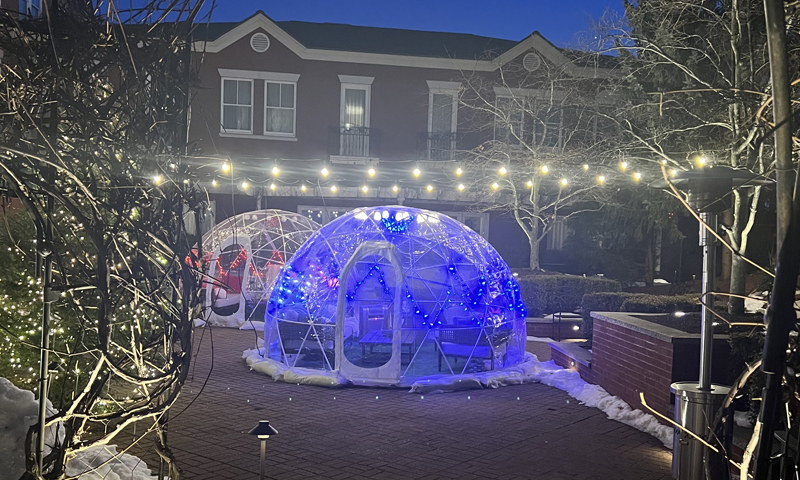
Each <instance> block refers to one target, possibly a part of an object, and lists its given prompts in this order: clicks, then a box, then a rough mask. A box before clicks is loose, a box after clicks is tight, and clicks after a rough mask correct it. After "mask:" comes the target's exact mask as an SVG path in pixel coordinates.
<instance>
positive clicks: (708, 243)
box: [650, 165, 770, 480]
mask: <svg viewBox="0 0 800 480" xmlns="http://www.w3.org/2000/svg"><path fill="white" fill-rule="evenodd" d="M671 182H672V184H673V185H674V186H675V188H677V189H678V190H681V191H683V192H685V193H687V194H688V195H687V197H688V198H687V201H688V203H689V206H690V207H692V208H693V209H694V210H695V211H697V212H698V213H699V214H700V219H701V220H702V221H703V222H704V223H705V224H706V225H708V227H709V228H706V227H705V226H704V225H702V224H701V225H700V246H702V247H703V284H702V292H703V299H704V302H705V303H706V304H707V305H709V306H710V307H712V308H713V306H714V298H713V295H707V294H708V292H712V291H714V276H715V271H716V243H717V242H716V237H714V235H713V234H712V233H711V232H710V231H709V229H713V230H714V231H715V232H716V231H717V226H718V225H717V221H718V219H717V215H718V214H719V213H720V212H723V211H725V210H726V209H727V208H728V203H727V202H726V201H725V200H726V197H728V195H729V194H730V193H731V192H732V191H733V190H735V189H738V188H746V187H754V186H757V185H764V184H767V183H770V180H768V179H765V178H763V177H761V176H758V175H756V174H754V173H752V172H750V171H748V170H740V169H734V168H731V167H728V166H713V165H709V166H706V167H704V168H698V169H695V170H691V171H685V172H678V173H676V174H675V176H674V178H673V179H672V181H671ZM650 186H651V187H653V188H659V189H663V190H669V185H668V184H667V182H666V180H658V181H656V182H653V183H652V184H651V185H650ZM713 319H714V316H713V314H712V313H711V312H710V311H709V309H708V308H705V307H704V308H703V309H702V313H701V321H702V329H701V332H700V375H699V381H697V382H676V383H673V384H672V385H670V390H671V391H672V393H674V394H675V422H677V423H678V424H679V425H681V426H682V427H684V428H686V429H687V430H689V431H691V432H692V433H694V434H696V435H697V436H699V437H700V438H705V437H706V435H707V433H708V428H709V420H708V419H710V418H713V417H714V415H715V412H716V410H717V409H719V407H720V406H721V405H722V401H723V400H724V398H725V396H726V395H727V394H728V392H729V391H730V387H726V386H723V385H714V384H712V383H711V353H712V347H713V345H714V322H713ZM673 438H674V440H673V446H672V477H673V478H675V479H678V480H704V479H705V478H706V469H705V467H704V464H703V456H704V454H705V449H706V447H705V446H704V445H703V444H702V443H700V442H698V441H697V440H695V439H694V438H692V437H691V436H690V435H688V434H687V433H685V432H682V431H680V430H678V429H677V428H676V429H675V435H674V437H673Z"/></svg>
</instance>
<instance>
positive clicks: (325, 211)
mask: <svg viewBox="0 0 800 480" xmlns="http://www.w3.org/2000/svg"><path fill="white" fill-rule="evenodd" d="M355 208H357V207H352V208H350V207H324V206H322V205H298V206H297V213H298V214H300V215H303V216H305V215H304V214H303V210H317V211H319V212H320V213H322V225H326V224H328V223H330V222H331V221H333V220H336V219H337V218H339V217H335V216H333V213H332V212H333V211H335V210H342V211H343V213H342V215H344V214H346V213H348V212H350V211H351V210H355ZM340 216H341V215H340Z"/></svg>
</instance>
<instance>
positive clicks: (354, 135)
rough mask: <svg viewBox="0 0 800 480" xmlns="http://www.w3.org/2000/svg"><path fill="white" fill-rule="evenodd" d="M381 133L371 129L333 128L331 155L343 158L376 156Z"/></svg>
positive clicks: (331, 128)
mask: <svg viewBox="0 0 800 480" xmlns="http://www.w3.org/2000/svg"><path fill="white" fill-rule="evenodd" d="M378 140H379V131H377V130H376V129H374V128H369V127H348V126H338V127H337V126H332V127H330V130H329V141H328V144H329V147H328V150H329V152H328V153H330V154H331V155H341V156H343V157H374V156H376V152H377V146H378Z"/></svg>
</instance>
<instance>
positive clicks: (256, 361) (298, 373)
mask: <svg viewBox="0 0 800 480" xmlns="http://www.w3.org/2000/svg"><path fill="white" fill-rule="evenodd" d="M242 358H244V359H245V361H246V362H247V365H249V366H250V368H252V369H253V370H255V371H257V372H260V373H264V374H266V375H269V376H270V377H272V379H273V380H275V381H284V382H287V383H296V384H305V385H318V386H323V387H340V386H343V385H347V384H349V383H351V382H350V381H349V380H348V379H346V378H344V377H343V376H342V375H340V374H339V373H338V372H325V371H320V370H311V369H306V368H292V367H288V366H286V365H285V364H283V363H281V362H277V361H275V360H271V359H269V358H263V357H262V356H261V353H260V352H259V349H257V348H254V349H252V350H245V351H244V352H243V354H242ZM534 382H541V383H543V384H545V385H549V386H552V387H556V388H558V389H559V390H563V391H565V392H566V393H567V394H568V395H569V396H571V397H573V398H575V399H577V400H578V401H579V402H581V403H582V404H584V405H587V406H589V407H596V408H598V409H600V410H602V411H603V412H604V413H605V414H606V415H608V418H610V419H612V420H616V421H618V422H622V423H624V424H625V425H629V426H631V427H633V428H635V429H637V430H639V431H642V432H644V433H648V434H650V435H653V436H654V437H656V438H657V439H659V440H660V441H661V442H662V443H663V444H664V446H665V447H667V448H672V435H673V428H672V427H667V426H665V425H662V424H661V423H659V422H658V420H656V417H654V416H653V415H650V414H648V413H645V412H643V411H641V410H634V409H632V408H631V407H630V405H628V404H627V403H625V402H624V401H623V400H622V399H620V398H619V397H615V396H612V395H610V394H609V393H608V392H606V391H605V390H604V389H603V388H601V387H600V386H598V385H592V384H590V383H586V382H585V381H584V380H583V379H582V378H581V376H580V374H579V373H578V372H576V371H574V370H568V369H565V368H561V367H559V366H558V365H556V364H555V363H554V362H552V361H550V362H540V361H539V360H538V359H537V358H536V356H535V355H533V354H531V353H526V354H525V360H524V361H523V362H521V363H519V364H517V365H514V366H513V367H507V368H503V369H500V370H493V371H489V372H481V373H472V374H465V375H435V376H430V377H424V378H419V379H416V380H415V381H414V383H412V384H410V385H404V384H403V382H402V380H401V382H400V384H399V385H398V386H410V387H411V390H410V392H411V393H441V392H454V391H459V390H469V389H476V388H498V387H502V386H507V385H521V384H524V383H534ZM359 385H361V382H359ZM365 385H366V384H365ZM384 385H385V384H384Z"/></svg>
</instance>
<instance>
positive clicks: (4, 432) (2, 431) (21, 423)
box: [0, 377, 63, 478]
mask: <svg viewBox="0 0 800 480" xmlns="http://www.w3.org/2000/svg"><path fill="white" fill-rule="evenodd" d="M47 410H48V412H47V413H48V415H53V414H55V411H54V410H53V408H52V404H51V403H50V402H47ZM38 413H39V402H37V401H36V398H35V397H34V395H33V392H31V391H30V390H21V389H19V388H17V387H15V386H14V384H12V383H11V381H10V380H8V379H6V378H2V377H0V452H3V454H2V455H0V472H4V473H3V475H4V474H5V473H8V474H9V477H8V478H19V477H21V476H22V474H23V473H25V437H26V436H27V435H28V427H30V426H31V425H33V424H35V423H36V421H37V418H38ZM60 433H61V435H63V431H62V432H60ZM54 434H55V428H54V427H50V428H48V429H47V433H46V436H45V452H46V453H49V451H50V448H49V447H47V445H52V444H53V440H54ZM0 476H2V475H0ZM4 478H5V477H4Z"/></svg>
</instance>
